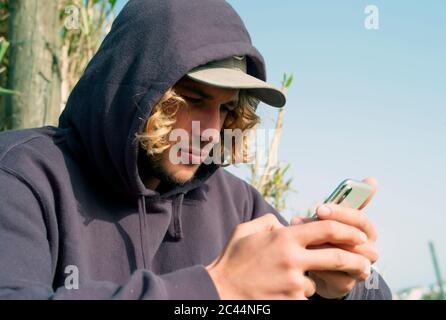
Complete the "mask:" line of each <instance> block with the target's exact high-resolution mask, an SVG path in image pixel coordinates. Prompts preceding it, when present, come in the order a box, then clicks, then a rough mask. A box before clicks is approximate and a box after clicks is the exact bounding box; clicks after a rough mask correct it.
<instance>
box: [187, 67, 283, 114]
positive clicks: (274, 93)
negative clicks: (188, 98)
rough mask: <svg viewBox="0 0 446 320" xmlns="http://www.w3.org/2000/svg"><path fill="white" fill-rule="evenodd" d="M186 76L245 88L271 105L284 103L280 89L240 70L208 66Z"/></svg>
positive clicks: (276, 105)
mask: <svg viewBox="0 0 446 320" xmlns="http://www.w3.org/2000/svg"><path fill="white" fill-rule="evenodd" d="M187 76H188V77H189V78H191V79H192V80H195V81H197V82H200V83H203V84H207V85H210V86H214V87H218V88H225V89H246V90H247V91H248V92H249V94H250V95H251V96H253V97H255V98H257V99H259V100H260V101H262V102H264V103H266V104H269V105H270V106H273V107H277V108H281V107H283V106H284V105H285V103H286V98H285V95H284V94H283V93H282V91H280V90H278V89H276V88H275V87H273V86H271V85H270V84H268V83H266V82H265V81H262V80H260V79H257V78H255V77H253V76H250V75H249V74H247V73H244V72H243V71H241V70H235V69H228V68H209V69H202V70H195V71H191V72H189V73H188V74H187Z"/></svg>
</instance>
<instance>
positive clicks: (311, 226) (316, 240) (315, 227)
mask: <svg viewBox="0 0 446 320" xmlns="http://www.w3.org/2000/svg"><path fill="white" fill-rule="evenodd" d="M288 228H290V230H291V232H293V233H294V234H295V236H296V240H297V241H298V242H299V243H300V244H301V245H302V246H305V247H306V246H309V245H313V246H315V245H319V244H324V243H331V244H345V245H352V246H355V245H361V244H363V243H365V242H366V241H367V235H366V234H365V233H364V232H362V231H360V230H359V229H357V228H355V227H352V226H349V225H346V224H343V223H340V222H337V221H328V220H327V221H315V222H313V223H307V224H301V225H297V226H290V227H288Z"/></svg>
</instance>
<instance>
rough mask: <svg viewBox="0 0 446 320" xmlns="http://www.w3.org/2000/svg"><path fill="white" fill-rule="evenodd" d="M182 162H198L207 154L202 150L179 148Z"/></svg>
mask: <svg viewBox="0 0 446 320" xmlns="http://www.w3.org/2000/svg"><path fill="white" fill-rule="evenodd" d="M179 152H180V155H181V158H182V160H183V161H182V162H183V163H186V164H200V163H202V162H203V161H204V160H205V159H206V157H207V156H208V154H207V153H206V152H205V151H204V150H200V149H193V148H189V149H188V148H184V149H180V150H179Z"/></svg>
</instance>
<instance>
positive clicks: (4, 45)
mask: <svg viewBox="0 0 446 320" xmlns="http://www.w3.org/2000/svg"><path fill="white" fill-rule="evenodd" d="M8 48H9V42H8V41H6V39H5V38H3V37H1V38H0V65H1V68H0V74H1V73H3V72H5V71H6V67H5V66H4V65H3V59H4V58H5V55H6V51H8ZM13 94H18V92H17V91H14V90H10V89H6V88H3V87H0V95H2V96H6V95H13Z"/></svg>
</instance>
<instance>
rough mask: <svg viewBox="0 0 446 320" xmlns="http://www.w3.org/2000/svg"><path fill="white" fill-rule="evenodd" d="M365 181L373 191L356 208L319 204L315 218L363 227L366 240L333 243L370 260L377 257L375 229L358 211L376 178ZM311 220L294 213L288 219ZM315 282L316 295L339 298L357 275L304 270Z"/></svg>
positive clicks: (295, 220)
mask: <svg viewBox="0 0 446 320" xmlns="http://www.w3.org/2000/svg"><path fill="white" fill-rule="evenodd" d="M363 181H364V182H366V183H369V184H371V185H372V186H374V192H373V194H372V195H371V196H370V197H369V198H368V199H367V201H366V202H365V203H364V204H363V205H362V206H361V207H360V208H359V209H358V210H355V209H349V208H345V207H341V206H338V205H334V204H329V205H323V206H319V207H318V209H317V212H316V213H317V215H318V218H319V219H320V220H322V221H328V220H331V221H337V222H339V223H342V224H345V225H349V226H352V227H355V228H357V229H358V230H361V231H363V232H364V233H365V234H366V235H367V238H368V239H367V241H366V242H365V243H363V244H361V245H356V246H351V245H345V244H338V245H336V246H337V247H338V248H342V249H344V250H347V251H349V252H352V253H356V254H360V255H362V256H363V257H365V258H367V259H368V260H369V261H370V263H371V264H373V263H375V262H376V260H378V257H379V253H378V250H377V249H376V246H375V242H376V238H377V231H376V229H375V227H374V225H373V224H372V223H371V221H370V220H369V219H368V218H367V216H366V215H365V214H364V213H363V212H362V211H361V210H362V209H363V208H364V207H365V206H366V205H367V204H368V203H369V202H370V200H371V199H372V197H373V195H374V194H375V192H376V186H377V182H376V180H375V179H374V178H367V179H364V180H363ZM311 221H313V220H311V219H306V218H301V217H297V218H294V219H293V221H292V223H291V224H292V225H300V224H305V223H308V222H311ZM330 247H333V245H329V244H324V245H322V246H317V247H309V249H320V248H330ZM308 275H309V276H310V277H311V278H312V279H313V280H314V281H315V283H316V292H317V294H319V295H320V296H322V297H324V298H327V299H336V298H341V297H343V296H345V295H346V294H348V293H349V292H350V291H351V290H352V289H353V287H354V286H355V284H356V283H357V278H356V277H354V275H350V274H349V273H346V272H338V271H311V272H309V274H308Z"/></svg>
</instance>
